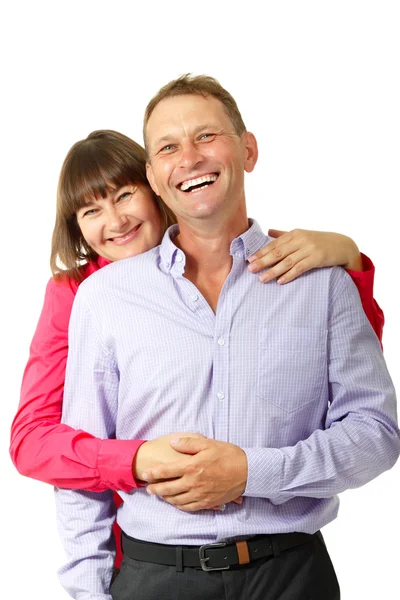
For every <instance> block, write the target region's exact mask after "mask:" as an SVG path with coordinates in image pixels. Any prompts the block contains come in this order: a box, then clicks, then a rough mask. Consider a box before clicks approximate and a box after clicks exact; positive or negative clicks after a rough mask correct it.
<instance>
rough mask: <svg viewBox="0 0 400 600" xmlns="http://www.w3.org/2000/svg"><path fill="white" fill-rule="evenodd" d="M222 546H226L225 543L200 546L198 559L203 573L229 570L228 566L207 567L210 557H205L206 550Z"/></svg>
mask: <svg viewBox="0 0 400 600" xmlns="http://www.w3.org/2000/svg"><path fill="white" fill-rule="evenodd" d="M224 546H226V543H225V542H220V543H218V544H204V546H200V548H199V558H200V565H201V568H202V569H203V571H226V570H227V569H229V565H228V566H227V567H207V561H209V560H210V557H209V556H206V550H208V548H223V547H224Z"/></svg>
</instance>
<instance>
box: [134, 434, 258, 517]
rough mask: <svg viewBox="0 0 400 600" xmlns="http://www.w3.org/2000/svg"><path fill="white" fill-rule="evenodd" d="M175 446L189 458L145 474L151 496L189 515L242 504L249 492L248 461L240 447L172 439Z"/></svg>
mask: <svg viewBox="0 0 400 600" xmlns="http://www.w3.org/2000/svg"><path fill="white" fill-rule="evenodd" d="M171 445H172V446H173V448H175V449H176V450H177V451H178V452H180V453H183V454H186V455H187V456H185V457H183V458H182V459H181V460H180V461H177V462H174V463H171V464H169V465H159V466H157V467H154V468H152V469H149V470H148V471H147V472H146V473H145V474H143V478H144V479H145V480H146V481H148V482H149V483H150V485H148V486H147V491H148V493H149V494H155V495H157V496H160V497H162V498H163V499H164V500H165V501H166V502H169V503H170V504H173V505H174V506H176V507H177V508H179V509H180V510H183V511H187V512H193V511H197V510H204V509H211V508H216V507H217V506H221V505H223V504H227V503H228V502H231V501H236V502H237V503H238V504H240V503H241V501H240V500H239V499H238V497H239V496H241V495H242V494H243V492H244V490H245V488H246V482H247V457H246V454H245V452H244V451H243V450H242V449H241V448H239V446H235V445H234V444H229V443H227V442H219V441H216V440H212V439H209V438H200V437H199V438H196V439H195V438H186V437H185V438H178V439H176V440H174V439H172V440H171ZM190 455H191V456H190ZM181 456H182V455H181Z"/></svg>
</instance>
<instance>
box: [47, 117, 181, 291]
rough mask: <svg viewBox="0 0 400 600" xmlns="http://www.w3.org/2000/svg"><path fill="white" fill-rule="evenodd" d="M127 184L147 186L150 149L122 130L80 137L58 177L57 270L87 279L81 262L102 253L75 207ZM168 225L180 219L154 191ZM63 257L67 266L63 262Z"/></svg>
mask: <svg viewBox="0 0 400 600" xmlns="http://www.w3.org/2000/svg"><path fill="white" fill-rule="evenodd" d="M128 184H143V185H146V186H148V185H149V183H148V181H147V177H146V152H145V150H144V148H142V146H140V145H139V144H137V143H136V142H134V141H133V140H131V139H130V138H128V137H127V136H125V135H123V134H122V133H118V132H117V131H111V130H106V129H102V130H99V131H93V132H92V133H90V134H89V135H88V136H87V138H86V139H84V140H80V141H79V142H76V144H74V145H73V146H72V148H71V149H70V151H69V152H68V154H67V156H66V157H65V160H64V163H63V166H62V168H61V173H60V177H59V181H58V190H57V211H56V222H55V225H54V230H53V237H52V243H51V258H50V267H51V270H52V273H53V276H55V277H57V276H60V275H62V274H65V273H68V276H69V277H72V278H73V279H75V280H76V281H78V282H79V281H81V280H82V265H83V264H85V263H87V262H88V261H92V260H97V258H98V254H97V253H96V252H95V251H94V250H93V249H92V248H91V247H90V246H89V244H88V243H87V242H86V241H85V239H84V237H83V235H82V233H81V230H80V228H79V225H78V221H77V217H76V213H77V211H78V210H79V209H80V208H82V207H83V206H84V205H85V204H86V203H87V202H88V201H90V199H93V198H99V197H102V198H105V197H106V196H107V195H108V194H109V193H110V191H111V188H114V187H122V186H125V185H128ZM154 201H155V203H156V204H157V206H158V208H159V210H160V213H161V218H162V222H163V226H164V229H166V228H167V227H169V226H170V225H171V224H173V223H176V219H175V215H174V214H173V213H172V211H171V210H170V209H169V208H168V207H167V206H166V205H165V204H164V203H163V202H162V200H161V198H159V197H158V196H156V195H155V194H154ZM60 263H61V264H62V265H63V266H60Z"/></svg>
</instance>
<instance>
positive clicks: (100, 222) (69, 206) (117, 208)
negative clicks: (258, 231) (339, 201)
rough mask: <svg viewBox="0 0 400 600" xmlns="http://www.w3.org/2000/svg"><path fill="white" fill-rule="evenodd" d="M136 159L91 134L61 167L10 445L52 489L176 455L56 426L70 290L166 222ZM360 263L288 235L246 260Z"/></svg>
mask: <svg viewBox="0 0 400 600" xmlns="http://www.w3.org/2000/svg"><path fill="white" fill-rule="evenodd" d="M145 161H146V157H145V152H144V150H143V148H142V147H141V146H139V145H138V144H136V143H135V142H133V141H132V140H130V139H129V138H127V137H126V136H124V135H122V134H120V133H117V132H113V131H96V132H93V133H91V134H90V135H89V136H88V137H87V138H86V139H85V140H82V141H80V142H77V143H76V144H75V145H74V146H73V147H72V148H71V150H70V151H69V153H68V154H67V157H66V159H65V161H64V164H63V167H62V170H61V174H60V179H59V186H58V200H57V215H56V224H55V228H54V233H53V240H52V253H51V268H52V272H53V278H52V279H51V280H50V281H49V283H48V286H47V291H46V297H45V301H44V306H43V309H42V313H41V316H40V319H39V323H38V326H37V329H36V332H35V335H34V337H33V341H32V345H31V349H30V358H29V361H28V364H27V366H26V369H25V373H24V378H23V383H22V390H21V402H20V405H19V410H18V413H17V415H16V417H15V419H14V422H13V425H12V432H11V447H10V453H11V457H12V460H13V462H14V464H15V466H16V467H17V469H18V470H19V472H20V473H22V474H23V475H27V476H29V477H33V478H35V479H39V480H42V481H45V482H47V483H50V484H52V485H56V486H59V487H64V488H70V489H84V490H91V491H95V492H99V491H103V490H106V489H112V490H114V491H116V490H124V491H130V490H131V489H132V488H135V487H137V485H138V483H137V481H136V479H138V475H137V474H138V473H140V472H143V471H144V469H145V467H146V466H150V465H151V464H152V462H151V461H153V462H154V461H168V460H173V459H174V457H176V456H177V453H175V451H174V450H172V448H171V447H170V445H169V442H168V440H169V438H170V437H171V436H172V435H173V434H171V436H165V437H164V438H159V439H158V440H151V441H148V442H143V441H142V440H100V439H97V438H94V437H93V436H92V435H90V434H88V433H86V432H83V431H76V430H73V429H71V428H70V427H68V426H67V425H64V424H61V413H62V393H63V386H64V375H65V367H66V359H67V353H68V336H67V334H68V322H69V317H70V312H71V308H72V303H73V299H74V296H75V294H76V292H77V289H78V286H79V284H80V283H81V282H82V281H83V280H84V279H86V278H87V277H88V276H89V275H90V274H92V273H94V272H95V271H97V270H98V269H100V268H102V267H104V266H105V265H107V264H109V263H110V262H112V261H115V260H119V259H123V258H127V257H130V256H134V255H137V254H140V253H141V252H145V251H147V250H149V249H151V248H153V247H154V246H155V245H157V244H158V243H159V242H160V240H161V237H162V234H163V233H164V231H165V229H166V228H167V227H168V226H169V225H171V224H172V223H174V222H175V219H174V215H173V214H172V213H171V212H170V211H169V209H168V208H167V207H166V206H165V205H164V204H163V203H162V202H161V200H160V199H159V198H157V197H155V196H154V194H153V192H152V191H151V189H150V187H149V185H148V183H147V179H146V168H145ZM278 233H279V234H280V233H281V232H278ZM360 261H361V258H360V254H359V252H358V249H357V247H356V246H355V244H354V242H353V241H352V240H350V238H347V237H345V236H340V235H338V234H327V233H318V232H303V231H295V232H291V233H289V234H283V235H281V236H280V237H279V238H278V239H277V240H275V241H274V242H272V243H271V244H269V245H268V246H266V248H265V249H263V250H261V251H260V252H258V253H257V254H256V255H255V257H253V258H252V257H251V259H250V265H249V269H250V270H252V271H253V272H254V273H257V272H259V271H261V270H263V269H264V268H265V267H270V266H271V265H275V266H274V267H273V268H270V269H269V271H266V272H264V274H263V275H261V279H262V280H263V279H265V275H266V273H268V274H269V276H270V277H277V276H279V281H281V282H287V281H290V280H291V279H293V278H294V277H295V276H297V275H298V274H300V273H301V272H304V271H306V270H308V269H311V268H315V267H318V266H330V265H334V264H342V265H347V266H349V267H353V265H354V267H356V268H360V267H361V264H360ZM60 263H61V265H60ZM364 268H366V269H367V271H366V272H365V273H350V274H351V276H352V277H353V279H354V281H355V282H356V285H357V286H358V287H359V290H360V294H361V297H362V301H363V306H364V309H365V311H366V313H367V315H368V317H369V319H370V321H371V323H372V326H373V327H374V328H375V330H376V332H377V334H378V335H379V336H380V334H381V329H382V325H383V316H382V313H381V311H380V309H379V307H378V305H377V304H376V303H375V302H374V300H373V298H372V281H373V266H372V265H371V263H370V262H368V259H367V258H365V257H364ZM368 269H369V270H368ZM285 273H286V274H285ZM285 277H286V280H285ZM260 285H261V284H260ZM135 477H136V479H135ZM116 564H117V566H118V564H119V556H118V557H117V561H116Z"/></svg>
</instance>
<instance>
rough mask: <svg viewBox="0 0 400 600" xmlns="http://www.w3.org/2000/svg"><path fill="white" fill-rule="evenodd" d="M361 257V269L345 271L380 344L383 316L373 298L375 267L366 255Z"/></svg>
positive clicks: (383, 322)
mask: <svg viewBox="0 0 400 600" xmlns="http://www.w3.org/2000/svg"><path fill="white" fill-rule="evenodd" d="M361 257H362V261H363V271H361V272H360V271H350V270H349V271H347V273H348V274H349V275H350V277H351V278H352V280H353V281H354V283H355V285H356V287H357V289H358V293H359V294H360V298H361V303H362V307H363V309H364V312H365V314H366V315H367V317H368V321H369V322H370V323H371V326H372V329H373V330H374V331H375V333H376V335H377V336H378V339H379V341H380V342H381V344H382V334H383V326H384V324H385V317H384V314H383V311H382V309H381V308H380V306H379V304H378V303H377V301H376V300H375V299H374V278H375V267H374V264H373V262H372V261H371V259H370V258H368V256H366V255H365V254H361Z"/></svg>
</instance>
